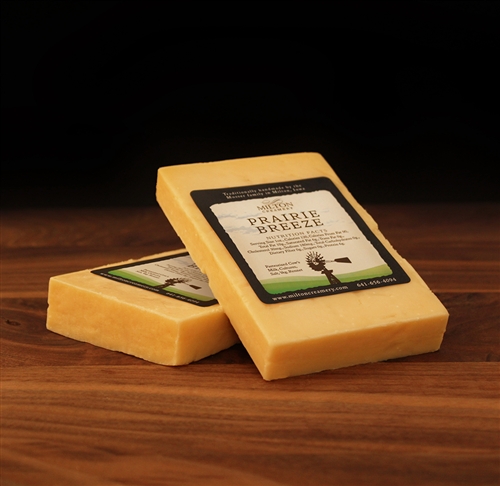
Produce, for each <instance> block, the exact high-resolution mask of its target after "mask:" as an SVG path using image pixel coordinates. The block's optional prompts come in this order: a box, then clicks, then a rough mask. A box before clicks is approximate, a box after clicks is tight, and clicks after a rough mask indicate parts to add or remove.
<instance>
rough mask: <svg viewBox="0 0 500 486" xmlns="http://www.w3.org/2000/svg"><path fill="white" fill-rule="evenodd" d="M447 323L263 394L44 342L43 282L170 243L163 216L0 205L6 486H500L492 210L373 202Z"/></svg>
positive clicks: (241, 365) (226, 373)
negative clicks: (418, 344)
mask: <svg viewBox="0 0 500 486" xmlns="http://www.w3.org/2000/svg"><path fill="white" fill-rule="evenodd" d="M368 210H369V211H370V212H371V213H372V215H373V216H374V217H375V219H376V220H377V221H378V222H379V225H380V227H381V229H382V231H383V232H384V233H385V235H386V236H387V237H388V238H389V240H390V241H391V242H392V243H393V245H394V246H395V247H396V248H397V249H398V250H399V252H400V253H401V254H402V255H403V256H404V257H406V258H407V259H408V260H409V261H410V262H411V263H412V264H413V265H414V266H415V267H416V269H417V271H419V272H420V274H421V275H422V277H423V278H424V279H425V280H426V281H427V283H428V284H429V286H430V287H431V289H432V290H433V291H435V292H436V293H437V295H438V296H439V298H440V299H441V300H442V302H443V303H444V304H445V306H446V307H447V308H448V309H449V311H450V315H451V317H450V321H449V325H448V330H447V333H446V335H445V338H444V342H443V345H442V348H441V350H440V351H439V352H436V353H431V354H426V355H421V356H414V357H410V358H404V359H397V360H392V361H390V362H383V363H375V364H370V365H362V366H355V367H351V368H345V369H341V370H336V371H327V372H322V373H318V374H314V375H308V376H302V377H294V378H287V379H284V380H278V381H274V382H266V381H264V380H263V379H262V378H261V377H260V375H259V373H258V372H257V370H256V368H255V367H254V365H253V363H252V362H251V360H250V358H249V356H248V354H247V353H246V351H245V349H244V348H243V347H242V346H241V345H236V346H233V347H232V348H230V349H228V350H226V351H223V352H221V353H218V354H216V355H214V356H212V357H209V358H206V359H204V360H202V361H200V362H198V363H194V364H191V365H188V366H183V367H177V368H169V367H164V366H160V365H154V364H151V363H148V362H145V361H142V360H140V359H137V358H134V357H131V356H127V355H124V354H120V353H116V352H111V351H107V350H105V349H100V348H97V347H94V346H91V345H89V344H85V343H80V342H76V341H73V340H71V339H67V338H65V337H62V336H59V335H57V334H54V333H51V332H49V331H47V330H46V329H45V318H46V309H47V283H48V279H49V277H50V276H52V275H56V274H61V273H66V272H70V271H74V270H81V269H84V268H90V267H95V266H100V265H103V264H105V263H114V262H118V261H120V260H124V259H127V258H136V257H140V256H145V255H150V254H153V253H156V252H159V251H163V250H168V249H174V248H178V247H180V246H181V243H180V241H179V240H178V238H177V236H176V235H175V234H174V232H173V231H172V229H171V227H170V226H169V224H168V223H167V222H166V220H165V218H164V217H163V214H162V213H161V211H160V210H159V209H158V208H156V207H152V208H133V209H123V208H122V209H44V210H8V211H7V210H4V211H3V212H2V226H1V240H2V241H1V245H2V246H1V257H2V262H1V264H2V267H1V272H2V274H1V298H2V308H1V313H2V327H1V362H2V370H1V406H2V409H1V420H2V422H1V460H2V464H1V479H2V481H1V484H2V485H3V486H7V485H9V486H13V485H35V484H36V485H51V486H53V485H92V486H95V485H124V484H130V485H184V484H202V485H226V484H230V485H238V486H241V485H243V486H245V485H259V486H260V485H262V486H266V485H297V486H303V485H342V486H346V485H347V486H350V485H370V486H371V485H384V486H386V485H398V486H399V485H460V484H463V485H498V484H499V481H500V467H499V457H500V456H499V452H500V443H499V430H500V429H499V395H500V389H499V373H498V372H499V364H498V362H499V360H500V350H499V323H500V305H499V304H500V292H499V291H500V286H499V282H500V279H499V278H500V269H499V259H500V258H499V256H500V255H499V251H500V235H499V228H500V226H499V222H500V218H499V216H500V206H499V205H497V204H487V203H485V204H457V205H447V204H444V205H402V206H394V205H376V206H368Z"/></svg>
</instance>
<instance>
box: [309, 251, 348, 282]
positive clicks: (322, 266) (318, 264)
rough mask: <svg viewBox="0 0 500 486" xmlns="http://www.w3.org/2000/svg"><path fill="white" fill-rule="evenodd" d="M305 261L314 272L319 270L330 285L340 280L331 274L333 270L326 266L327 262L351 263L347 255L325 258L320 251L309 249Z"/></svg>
mask: <svg viewBox="0 0 500 486" xmlns="http://www.w3.org/2000/svg"><path fill="white" fill-rule="evenodd" d="M306 263H307V264H308V265H309V267H310V268H312V269H313V270H315V271H316V272H321V273H322V274H323V275H325V277H326V278H327V279H328V281H329V282H330V284H331V285H336V284H339V283H341V282H340V280H339V279H338V278H337V277H336V276H335V275H334V274H333V270H330V269H328V268H326V264H327V263H351V260H350V259H349V258H348V257H341V258H335V259H334V260H325V257H324V256H323V255H321V253H317V252H315V251H310V252H309V253H308V254H307V255H306Z"/></svg>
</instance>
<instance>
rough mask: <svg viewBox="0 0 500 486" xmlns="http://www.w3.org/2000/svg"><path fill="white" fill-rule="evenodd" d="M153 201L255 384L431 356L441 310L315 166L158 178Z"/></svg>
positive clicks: (285, 159) (162, 173)
mask: <svg viewBox="0 0 500 486" xmlns="http://www.w3.org/2000/svg"><path fill="white" fill-rule="evenodd" d="M157 200H158V203H159V205H160V207H161V208H162V210H163V211H164V213H165V215H166V216H167V217H168V219H169V221H170V223H171V224H172V226H173V227H174V229H175V230H176V231H177V233H178V235H179V237H180V238H181V240H182V241H183V243H184V245H185V246H186V248H187V250H188V251H189V252H190V254H191V256H192V258H193V260H194V261H195V262H196V263H197V265H198V266H199V267H200V269H201V270H202V271H203V272H204V273H206V275H207V276H208V278H209V281H210V286H211V288H212V290H213V292H214V295H215V296H216V298H217V300H218V301H219V303H220V304H221V305H222V307H223V309H224V311H225V313H226V314H227V316H228V317H229V319H230V321H231V323H232V325H233V326H234V328H235V329H236V332H237V333H238V335H239V338H240V340H241V342H242V343H243V345H244V346H245V348H246V349H247V351H248V352H249V354H250V356H251V357H252V359H253V361H254V363H255V364H256V366H257V368H258V369H259V371H260V373H261V375H262V377H263V378H264V379H266V380H274V379H278V378H284V377H288V376H294V375H301V374H306V373H313V372H319V371H322V370H328V369H335V368H340V367H345V366H350V365H356V364H361V363H368V362H375V361H381V360H387V359H391V358H398V357H404V356H408V355H414V354H420V353H426V352H431V351H436V350H438V349H439V347H440V345H441V342H442V339H443V335H444V332H445V329H446V324H447V320H448V312H447V311H446V309H445V307H444V306H443V305H442V303H441V302H440V301H439V300H438V299H437V297H436V296H435V295H434V294H433V293H432V291H431V290H430V289H429V288H428V286H427V285H426V284H425V283H424V281H423V280H422V279H421V277H420V276H419V275H418V274H417V273H416V271H415V270H414V269H413V268H412V267H411V265H410V264H409V263H408V262H407V261H406V260H404V259H403V258H402V257H401V256H400V255H399V254H398V253H397V252H396V251H395V250H394V249H393V248H392V246H391V245H390V244H389V242H388V241H387V240H386V239H385V238H384V236H383V235H382V233H381V232H380V231H379V229H378V227H377V224H376V223H375V221H374V220H373V218H372V217H371V216H370V215H369V214H368V213H367V212H366V211H365V210H364V209H363V208H362V207H361V206H360V204H358V203H357V202H356V200H355V199H354V197H353V196H352V195H351V194H350V193H349V191H348V190H347V188H346V187H345V186H344V185H343V183H342V182H341V181H340V180H339V178H338V176H337V175H336V173H335V172H334V171H333V170H332V168H331V167H330V165H329V164H328V163H327V162H326V161H325V159H324V158H323V157H322V156H321V155H320V154H316V153H296V154H285V155H275V156H266V157H255V158H244V159H235V160H228V161H218V162H206V163H194V164H186V165H177V166H168V167H161V168H160V169H159V170H158V180H157Z"/></svg>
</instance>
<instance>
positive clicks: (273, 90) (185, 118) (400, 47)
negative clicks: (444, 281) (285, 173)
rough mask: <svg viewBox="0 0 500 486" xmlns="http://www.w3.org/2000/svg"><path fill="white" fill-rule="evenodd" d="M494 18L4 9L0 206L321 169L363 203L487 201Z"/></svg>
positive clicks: (494, 130) (494, 166)
mask: <svg viewBox="0 0 500 486" xmlns="http://www.w3.org/2000/svg"><path fill="white" fill-rule="evenodd" d="M499 13H500V9H499V2H467V1H455V2H453V1H435V2H403V1H400V2H375V1H374V2H355V1H353V2H245V1H242V2H188V1H185V2H115V1H102V2H88V1H85V2H82V1H72V2H64V1H62V2H44V1H36V2H29V1H28V2H25V1H16V2H2V18H1V22H2V59H1V61H2V73H1V84H2V132H1V138H2V143H1V161H2V180H1V184H2V187H1V204H2V206H3V207H11V208H14V207H46V206H123V205H154V204H156V202H155V195H154V193H155V182H156V170H157V168H158V167H160V166H164V165H169V164H184V163H190V162H201V161H211V160H222V159H228V158H237V157H250V156H258V155H268V154H278V153H286V152H300V151H315V152H320V153H322V154H323V155H324V156H325V157H326V158H327V160H328V161H329V162H330V163H331V165H332V167H333V168H334V169H335V170H336V171H337V173H338V174H339V176H340V177H341V178H342V179H343V180H344V182H345V183H346V184H347V186H348V187H349V188H350V190H351V192H353V194H354V195H355V197H357V199H358V200H359V201H360V202H361V203H372V202H425V201H429V202H436V201H443V202H452V201H453V202H454V201H492V200H498V193H499V191H498V183H499V180H498V176H497V175H496V174H497V170H498V161H499V155H500V150H499V148H500V144H499V133H500V132H499V126H500V125H499V122H498V100H496V97H497V96H498V87H499V78H498V75H497V73H496V70H497V67H498V64H499V44H498V41H499V35H498V31H499V25H500V23H499V20H500V16H499Z"/></svg>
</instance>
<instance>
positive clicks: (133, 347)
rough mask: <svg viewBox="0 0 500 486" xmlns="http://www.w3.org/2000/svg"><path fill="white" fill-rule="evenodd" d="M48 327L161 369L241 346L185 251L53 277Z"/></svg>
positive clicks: (51, 279) (203, 279)
mask: <svg viewBox="0 0 500 486" xmlns="http://www.w3.org/2000/svg"><path fill="white" fill-rule="evenodd" d="M48 304H49V306H48V311H47V329H49V330H51V331H54V332H56V333H59V334H62V335H64V336H67V337H70V338H73V339H76V340H79V341H85V342H88V343H91V344H94V345H96V346H100V347H103V348H106V349H109V350H113V351H121V352H123V353H127V354H130V355H134V356H137V357H139V358H142V359H145V360H147V361H151V362H153V363H159V364H163V365H183V364H187V363H190V362H192V361H196V360H199V359H201V358H204V357H206V356H209V355H211V354H214V353H217V352H218V351H221V350H222V349H225V348H228V347H230V346H232V345H233V344H235V343H236V342H238V337H237V335H236V333H235V332H234V329H233V328H232V326H231V324H230V323H229V320H228V318H227V317H226V315H225V314H224V312H223V311H222V308H221V306H220V305H219V304H218V303H217V301H216V300H215V299H214V297H213V294H212V293H211V290H210V288H209V287H208V280H207V278H206V276H205V275H203V274H202V273H201V272H200V270H199V269H198V267H197V266H196V265H195V264H194V263H193V261H192V259H191V257H190V256H189V254H188V253H187V252H186V251H185V250H178V251H171V252H165V253H160V254H157V255H152V256H148V257H144V258H141V259H139V260H129V261H126V262H121V263H117V264H113V265H106V266H105V267H102V268H99V269H93V270H82V271H78V272H74V273H68V274H65V275H59V276H55V277H52V278H50V280H49V294H48Z"/></svg>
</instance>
